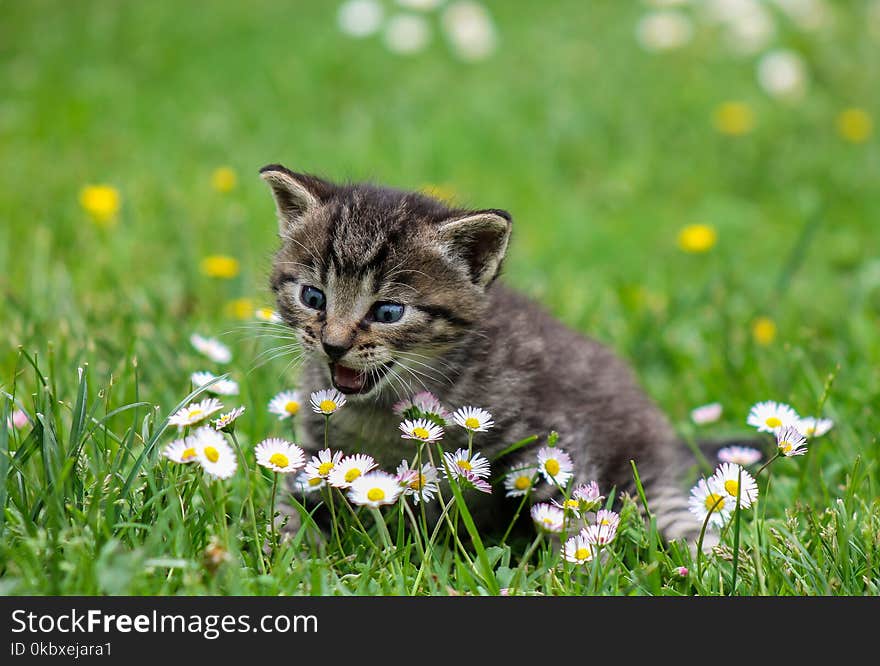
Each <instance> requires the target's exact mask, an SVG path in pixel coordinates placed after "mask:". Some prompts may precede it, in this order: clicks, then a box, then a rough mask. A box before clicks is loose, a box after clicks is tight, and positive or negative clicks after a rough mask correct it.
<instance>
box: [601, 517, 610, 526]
mask: <svg viewBox="0 0 880 666" xmlns="http://www.w3.org/2000/svg"><path fill="white" fill-rule="evenodd" d="M599 524H600V525H610V524H611V521H610V520H608V519H607V518H603V519H602V520H600V521H599Z"/></svg>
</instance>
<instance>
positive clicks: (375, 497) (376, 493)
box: [367, 488, 385, 502]
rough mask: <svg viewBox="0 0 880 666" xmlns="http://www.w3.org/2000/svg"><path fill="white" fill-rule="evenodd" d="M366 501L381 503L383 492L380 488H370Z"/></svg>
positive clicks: (383, 496)
mask: <svg viewBox="0 0 880 666" xmlns="http://www.w3.org/2000/svg"><path fill="white" fill-rule="evenodd" d="M367 499H368V500H370V501H371V502H381V501H382V500H383V499H385V491H384V490H382V489H381V488H370V489H369V490H368V491H367Z"/></svg>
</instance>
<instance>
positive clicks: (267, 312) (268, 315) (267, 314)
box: [257, 308, 275, 321]
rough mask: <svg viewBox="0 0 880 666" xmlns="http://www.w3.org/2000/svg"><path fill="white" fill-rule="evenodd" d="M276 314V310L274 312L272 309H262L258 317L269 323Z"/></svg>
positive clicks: (258, 312)
mask: <svg viewBox="0 0 880 666" xmlns="http://www.w3.org/2000/svg"><path fill="white" fill-rule="evenodd" d="M274 314H275V310H273V309H272V308H260V309H259V310H257V317H259V318H260V319H263V320H264V321H269V320H270V319H272V317H273V315H274Z"/></svg>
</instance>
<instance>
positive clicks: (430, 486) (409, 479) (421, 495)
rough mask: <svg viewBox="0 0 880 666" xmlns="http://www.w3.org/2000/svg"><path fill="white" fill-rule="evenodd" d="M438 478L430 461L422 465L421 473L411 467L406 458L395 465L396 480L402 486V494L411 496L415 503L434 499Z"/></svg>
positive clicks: (437, 488)
mask: <svg viewBox="0 0 880 666" xmlns="http://www.w3.org/2000/svg"><path fill="white" fill-rule="evenodd" d="M438 479H439V477H438V475H437V468H436V467H434V466H433V465H432V464H431V463H425V464H424V465H422V471H421V473H419V470H418V469H417V468H411V467H410V466H409V462H408V461H406V460H401V461H400V464H399V465H398V466H397V482H398V483H399V484H400V485H401V487H402V488H403V494H404V495H410V496H412V498H413V501H414V502H415V503H416V504H418V503H419V502H420V501H422V500H424V501H425V502H430V501H431V500H432V499H434V494H435V493H436V492H437V491H438V490H439V487H438V485H437V481H438Z"/></svg>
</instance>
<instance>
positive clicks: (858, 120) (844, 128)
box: [837, 108, 874, 143]
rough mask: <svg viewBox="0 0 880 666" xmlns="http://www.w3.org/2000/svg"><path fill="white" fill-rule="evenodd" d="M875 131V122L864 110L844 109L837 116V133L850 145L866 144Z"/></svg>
mask: <svg viewBox="0 0 880 666" xmlns="http://www.w3.org/2000/svg"><path fill="white" fill-rule="evenodd" d="M873 130H874V121H873V120H872V119H871V116H870V114H869V113H868V112H867V111H865V110H864V109H857V108H851V109H844V110H843V111H841V112H840V114H839V115H838V116H837V133H838V134H840V136H841V137H843V138H844V139H845V140H846V141H849V142H850V143H864V142H865V141H867V140H868V139H869V138H871V133H872V132H873Z"/></svg>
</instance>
